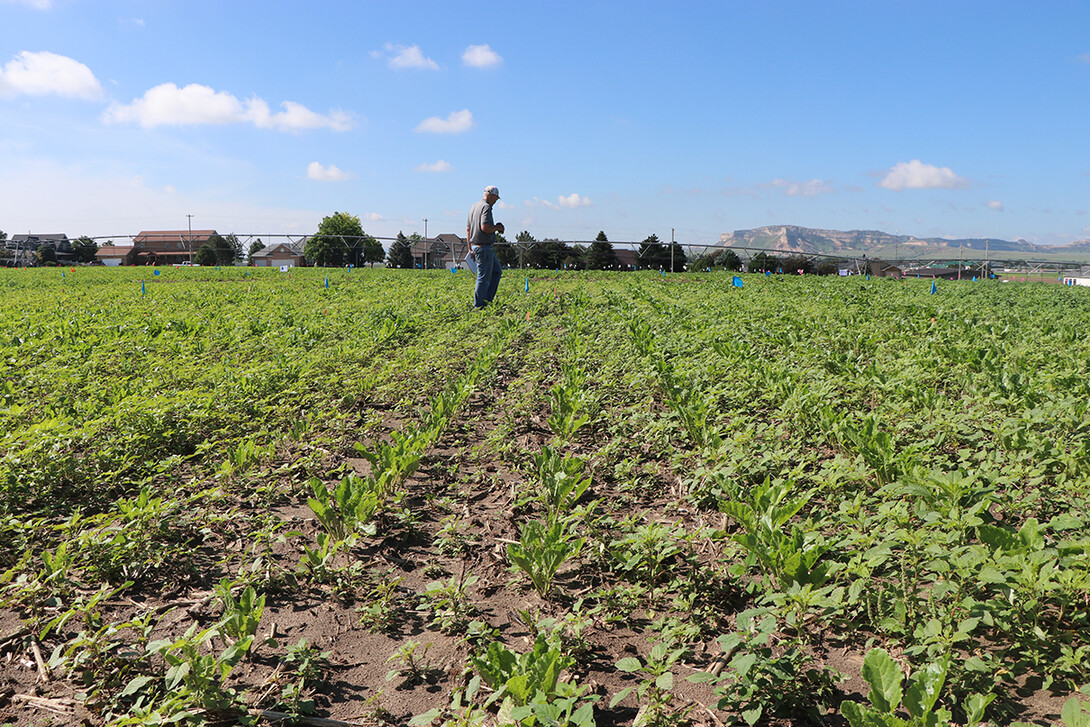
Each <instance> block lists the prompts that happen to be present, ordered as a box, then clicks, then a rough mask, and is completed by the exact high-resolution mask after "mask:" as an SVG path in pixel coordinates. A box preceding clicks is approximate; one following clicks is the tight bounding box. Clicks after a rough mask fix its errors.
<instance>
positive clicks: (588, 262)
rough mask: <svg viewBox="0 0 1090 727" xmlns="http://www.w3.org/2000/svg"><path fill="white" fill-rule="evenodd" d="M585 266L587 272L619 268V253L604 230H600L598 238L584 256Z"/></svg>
mask: <svg viewBox="0 0 1090 727" xmlns="http://www.w3.org/2000/svg"><path fill="white" fill-rule="evenodd" d="M583 264H584V266H585V267H586V269H587V270H609V269H610V268H614V267H616V266H617V253H616V252H614V250H613V245H612V243H610V241H609V238H608V237H606V233H605V231H604V230H600V231H599V232H598V237H596V238H594V242H592V243H591V244H590V248H589V249H588V250H587V252H586V254H585V255H584V256H583Z"/></svg>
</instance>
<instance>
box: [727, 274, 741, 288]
mask: <svg viewBox="0 0 1090 727" xmlns="http://www.w3.org/2000/svg"><path fill="white" fill-rule="evenodd" d="M730 284H731V285H733V286H734V287H735V288H741V287H742V279H741V278H739V277H738V276H737V275H735V276H734V280H732V281H730Z"/></svg>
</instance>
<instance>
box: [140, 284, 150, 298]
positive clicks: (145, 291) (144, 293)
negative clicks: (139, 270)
mask: <svg viewBox="0 0 1090 727" xmlns="http://www.w3.org/2000/svg"><path fill="white" fill-rule="evenodd" d="M147 294H148V291H147V290H145V289H144V281H143V280H141V281H140V295H147Z"/></svg>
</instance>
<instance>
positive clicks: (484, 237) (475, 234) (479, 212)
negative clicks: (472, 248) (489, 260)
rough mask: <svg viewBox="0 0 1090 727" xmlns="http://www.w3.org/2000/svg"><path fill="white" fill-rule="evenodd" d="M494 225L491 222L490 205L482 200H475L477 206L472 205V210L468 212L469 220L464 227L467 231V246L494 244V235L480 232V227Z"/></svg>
mask: <svg viewBox="0 0 1090 727" xmlns="http://www.w3.org/2000/svg"><path fill="white" fill-rule="evenodd" d="M494 224H495V223H494V222H493V221H492V205H490V204H488V202H486V201H485V200H483V199H479V200H477V204H475V205H473V207H472V209H470V210H469V219H468V220H466V227H467V228H468V229H469V244H470V245H491V244H492V243H494V242H495V241H496V233H495V232H483V231H482V230H481V226H482V225H494Z"/></svg>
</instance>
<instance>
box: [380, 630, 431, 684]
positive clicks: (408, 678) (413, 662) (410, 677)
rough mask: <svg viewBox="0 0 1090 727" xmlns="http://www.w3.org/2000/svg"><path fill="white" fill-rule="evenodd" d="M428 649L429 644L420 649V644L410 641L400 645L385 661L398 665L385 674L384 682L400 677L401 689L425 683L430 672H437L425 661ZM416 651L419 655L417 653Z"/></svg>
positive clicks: (429, 647)
mask: <svg viewBox="0 0 1090 727" xmlns="http://www.w3.org/2000/svg"><path fill="white" fill-rule="evenodd" d="M429 649H431V644H430V643H429V644H424V648H423V649H421V648H420V642H419V641H414V640H412V639H409V640H408V641H406V642H405V643H403V644H401V646H399V647H397V650H396V651H395V652H394V653H393V654H391V655H390V657H389V658H388V659H387V660H386V663H387V664H389V663H391V662H393V663H396V664H398V665H399V666H397V667H395V668H393V669H391V670H390V671H388V672H386V681H391V680H393V679H395V678H397V677H401V679H402V682H401V686H403V687H411V686H414V685H417V684H424V683H425V682H427V681H428V680H429V678H430V677H431V675H432V672H435V671H438V670H437V669H435V668H434V667H433V666H431V665H430V664H428V663H427V661H425V657H426V656H427V654H428V650H429ZM418 651H419V653H417V652H418Z"/></svg>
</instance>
